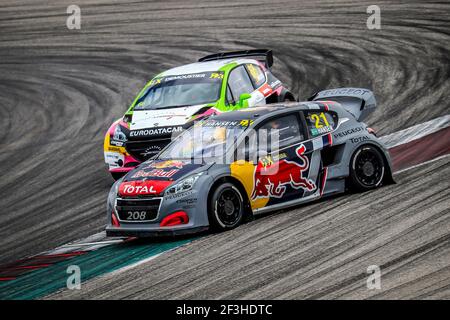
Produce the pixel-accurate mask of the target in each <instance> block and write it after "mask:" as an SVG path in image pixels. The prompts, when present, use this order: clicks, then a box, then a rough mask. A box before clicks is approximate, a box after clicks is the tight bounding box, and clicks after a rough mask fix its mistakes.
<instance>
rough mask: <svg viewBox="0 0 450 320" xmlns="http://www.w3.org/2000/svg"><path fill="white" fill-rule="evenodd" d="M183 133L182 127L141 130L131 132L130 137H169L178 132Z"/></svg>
mask: <svg viewBox="0 0 450 320" xmlns="http://www.w3.org/2000/svg"><path fill="white" fill-rule="evenodd" d="M181 131H183V127H182V126H178V127H161V128H151V129H141V130H134V131H130V137H144V136H156V135H169V134H172V133H177V132H181Z"/></svg>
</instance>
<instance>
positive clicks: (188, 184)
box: [165, 172, 203, 195]
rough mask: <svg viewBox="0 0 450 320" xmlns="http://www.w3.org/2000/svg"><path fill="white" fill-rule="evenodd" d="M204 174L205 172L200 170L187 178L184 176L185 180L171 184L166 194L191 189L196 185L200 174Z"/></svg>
mask: <svg viewBox="0 0 450 320" xmlns="http://www.w3.org/2000/svg"><path fill="white" fill-rule="evenodd" d="M202 174H203V172H200V173H197V174H193V175H192V176H189V177H187V178H184V179H183V180H181V181H179V182H177V183H176V184H174V185H173V186H171V187H170V188H169V189H167V190H166V192H165V194H166V195H170V194H177V193H180V192H184V191H189V190H191V189H192V188H193V187H194V185H195V182H196V181H197V180H198V178H200V176H201V175H202Z"/></svg>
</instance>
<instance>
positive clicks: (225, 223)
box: [208, 183, 244, 231]
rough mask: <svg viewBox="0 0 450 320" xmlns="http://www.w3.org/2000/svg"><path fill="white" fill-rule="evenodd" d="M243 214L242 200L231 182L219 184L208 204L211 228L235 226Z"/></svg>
mask: <svg viewBox="0 0 450 320" xmlns="http://www.w3.org/2000/svg"><path fill="white" fill-rule="evenodd" d="M243 216H244V200H243V197H242V195H241V193H240V192H239V190H238V189H237V188H236V187H235V186H234V185H233V184H232V183H224V184H221V185H219V186H218V187H217V188H216V189H215V190H214V192H213V193H212V196H211V198H210V201H209V204H208V217H209V223H210V225H211V227H212V229H213V230H216V231H223V230H229V229H233V228H236V227H237V226H238V225H239V224H240V223H241V221H242V219H243Z"/></svg>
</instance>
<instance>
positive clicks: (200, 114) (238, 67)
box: [104, 50, 295, 179]
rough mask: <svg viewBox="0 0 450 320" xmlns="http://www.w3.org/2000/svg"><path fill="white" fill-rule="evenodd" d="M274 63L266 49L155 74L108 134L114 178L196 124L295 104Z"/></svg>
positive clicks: (106, 144) (108, 156)
mask: <svg viewBox="0 0 450 320" xmlns="http://www.w3.org/2000/svg"><path fill="white" fill-rule="evenodd" d="M258 57H263V59H257V58H258ZM272 63H273V57H272V51H270V50H247V51H236V52H227V53H218V54H212V55H209V56H206V57H203V58H201V59H199V61H198V62H196V63H192V64H188V65H185V66H181V67H177V68H173V69H170V70H168V71H165V72H163V73H161V74H158V75H157V76H156V77H155V78H153V79H152V80H151V81H149V82H148V83H147V84H146V86H145V87H144V88H143V89H142V91H141V92H140V93H139V94H138V96H137V97H136V99H135V100H134V101H133V103H132V104H131V106H130V108H129V109H128V111H127V112H126V113H125V115H124V116H123V117H122V118H121V119H119V120H117V121H115V122H114V123H113V124H112V126H111V127H110V128H109V130H108V132H107V133H106V136H105V140H104V156H105V162H106V164H107V165H108V168H109V171H110V172H111V174H112V176H113V177H114V178H115V179H117V178H119V177H121V176H122V175H123V174H124V173H126V172H128V171H130V170H132V169H133V168H134V167H136V165H138V164H139V163H141V162H142V161H145V160H147V159H149V158H151V157H152V156H154V155H156V154H157V153H158V152H159V151H161V150H162V149H163V148H164V147H165V146H166V145H167V144H168V143H169V142H170V141H171V139H172V138H173V137H174V136H176V135H177V134H179V133H181V132H182V130H183V129H185V128H187V127H189V126H190V125H191V124H192V123H193V122H194V121H195V120H200V119H203V118H207V117H209V116H211V115H214V114H219V113H223V112H227V111H232V110H238V109H241V108H245V107H249V106H254V105H256V104H259V105H261V104H267V103H275V102H280V101H295V99H294V96H293V95H292V93H291V92H289V91H288V89H286V87H285V86H283V84H282V83H281V82H280V80H278V79H277V78H276V77H275V76H274V75H273V74H272V72H271V71H270V67H271V66H272Z"/></svg>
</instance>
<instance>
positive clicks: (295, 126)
mask: <svg viewBox="0 0 450 320" xmlns="http://www.w3.org/2000/svg"><path fill="white" fill-rule="evenodd" d="M263 130H264V131H263ZM258 138H259V139H258V150H263V149H264V148H266V150H272V148H271V146H272V147H275V148H276V146H277V145H278V147H279V148H284V147H288V146H290V145H293V144H296V143H299V142H301V141H303V140H304V139H305V136H304V135H303V128H302V127H301V126H300V121H299V117H298V115H297V114H290V115H287V116H282V117H278V118H273V119H269V120H268V121H267V122H265V123H264V124H263V125H262V126H261V127H260V128H259V129H258Z"/></svg>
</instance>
